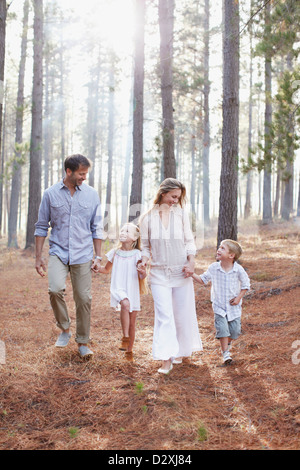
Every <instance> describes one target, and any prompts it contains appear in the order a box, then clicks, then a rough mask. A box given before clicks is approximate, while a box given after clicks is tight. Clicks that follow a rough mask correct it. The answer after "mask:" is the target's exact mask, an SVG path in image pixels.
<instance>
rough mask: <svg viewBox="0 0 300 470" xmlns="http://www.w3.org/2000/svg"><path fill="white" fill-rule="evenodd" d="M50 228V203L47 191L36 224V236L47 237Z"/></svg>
mask: <svg viewBox="0 0 300 470" xmlns="http://www.w3.org/2000/svg"><path fill="white" fill-rule="evenodd" d="M49 228H50V203H49V198H48V194H47V193H45V194H44V196H43V199H42V202H41V204H40V208H39V214H38V220H37V222H36V224H35V231H34V236H35V237H47V235H48V230H49Z"/></svg>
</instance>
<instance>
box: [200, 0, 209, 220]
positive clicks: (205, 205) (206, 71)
mask: <svg viewBox="0 0 300 470" xmlns="http://www.w3.org/2000/svg"><path fill="white" fill-rule="evenodd" d="M209 2H210V0H205V3H204V53H203V66H204V87H203V96H204V103H203V105H204V110H203V111H204V135H203V157H202V158H203V218H204V223H205V224H206V225H207V224H209V222H210V215H209V209H210V208H209V149H210V118H209V93H210V82H209V20H210V8H209Z"/></svg>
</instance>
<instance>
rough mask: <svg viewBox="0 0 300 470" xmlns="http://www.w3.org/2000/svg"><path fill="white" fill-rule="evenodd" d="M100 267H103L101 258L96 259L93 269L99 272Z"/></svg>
mask: <svg viewBox="0 0 300 470" xmlns="http://www.w3.org/2000/svg"><path fill="white" fill-rule="evenodd" d="M100 268H101V260H100V259H94V260H93V264H92V267H91V270H92V271H94V273H98V272H99V271H100Z"/></svg>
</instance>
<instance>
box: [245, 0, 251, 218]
mask: <svg viewBox="0 0 300 470" xmlns="http://www.w3.org/2000/svg"><path fill="white" fill-rule="evenodd" d="M252 11H253V1H252V2H251V12H250V13H251V14H252ZM252 42H253V31H252V24H251V25H250V73H249V75H250V77H249V78H250V83H249V112H248V161H249V160H250V158H251V149H252V113H253V90H252V87H253V49H252ZM252 180H253V172H252V170H250V171H248V173H247V185H246V201H245V207H244V218H245V219H247V218H248V217H249V216H250V215H251V211H252V202H251V196H252Z"/></svg>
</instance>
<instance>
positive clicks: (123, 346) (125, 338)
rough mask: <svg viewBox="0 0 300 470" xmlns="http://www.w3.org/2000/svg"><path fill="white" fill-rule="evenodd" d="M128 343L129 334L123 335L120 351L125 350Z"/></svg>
mask: <svg viewBox="0 0 300 470" xmlns="http://www.w3.org/2000/svg"><path fill="white" fill-rule="evenodd" d="M128 344H129V336H123V338H122V340H121V344H120V346H119V349H120V350H121V351H126V349H127V348H128Z"/></svg>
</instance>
